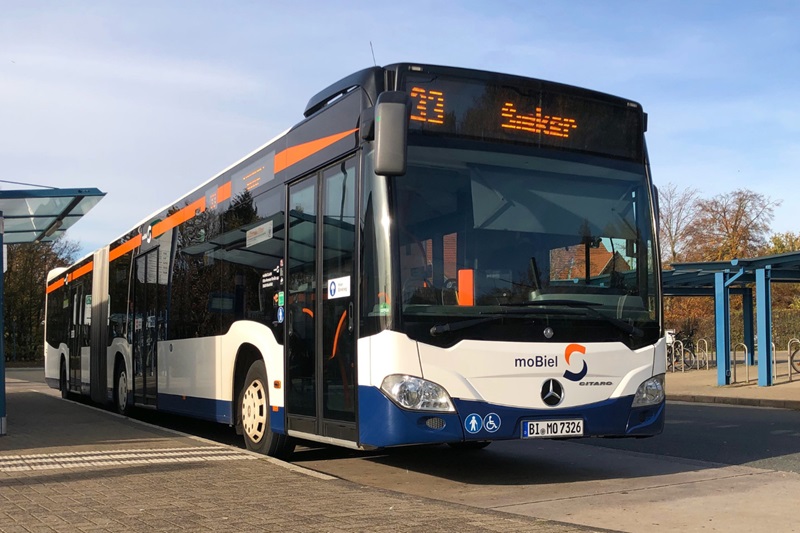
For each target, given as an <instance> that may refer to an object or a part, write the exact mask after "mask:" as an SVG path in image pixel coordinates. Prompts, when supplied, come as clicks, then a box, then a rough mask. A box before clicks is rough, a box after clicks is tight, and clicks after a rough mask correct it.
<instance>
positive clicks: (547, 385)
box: [542, 379, 564, 407]
mask: <svg viewBox="0 0 800 533" xmlns="http://www.w3.org/2000/svg"><path fill="white" fill-rule="evenodd" d="M563 399H564V387H563V386H562V385H561V383H559V382H558V381H556V380H554V379H548V380H547V381H545V382H544V384H543V385H542V401H544V403H546V404H547V405H549V406H550V407H555V406H556V405H558V404H560V403H561V400H563Z"/></svg>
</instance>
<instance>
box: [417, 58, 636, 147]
mask: <svg viewBox="0 0 800 533" xmlns="http://www.w3.org/2000/svg"><path fill="white" fill-rule="evenodd" d="M531 82H532V84H531V86H522V85H519V86H516V85H515V86H511V85H508V84H504V83H502V81H498V82H489V81H485V80H476V79H468V78H456V77H448V76H441V75H437V74H433V73H427V72H426V73H421V72H420V73H417V72H413V73H408V74H406V76H405V79H404V85H405V91H406V92H408V93H409V95H410V96H411V102H412V107H411V128H412V130H421V131H425V132H430V133H439V134H449V135H456V136H460V137H469V138H474V139H479V140H495V141H506V142H509V141H510V142H517V143H525V144H532V145H536V146H543V147H553V148H562V149H568V150H577V151H582V152H590V153H595V154H601V155H608V156H613V157H621V158H625V159H634V160H635V159H639V158H640V157H641V155H642V138H643V118H642V117H643V114H642V111H641V108H640V107H639V105H638V104H636V103H633V102H630V103H628V102H622V101H604V100H602V99H600V98H596V99H593V98H589V97H587V96H583V95H581V94H574V93H573V92H570V91H568V90H564V89H561V87H562V86H558V85H556V84H548V83H546V82H540V81H536V80H531Z"/></svg>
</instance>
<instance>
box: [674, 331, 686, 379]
mask: <svg viewBox="0 0 800 533" xmlns="http://www.w3.org/2000/svg"><path fill="white" fill-rule="evenodd" d="M675 354H678V355H677V357H676V356H675ZM678 360H680V362H681V372H686V365H685V364H683V341H679V340H678V339H675V340H674V341H672V370H673V372H674V371H675V361H678Z"/></svg>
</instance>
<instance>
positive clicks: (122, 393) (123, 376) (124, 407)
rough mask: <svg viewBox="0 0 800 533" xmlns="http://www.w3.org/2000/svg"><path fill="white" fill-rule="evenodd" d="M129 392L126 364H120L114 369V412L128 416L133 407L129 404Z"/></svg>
mask: <svg viewBox="0 0 800 533" xmlns="http://www.w3.org/2000/svg"><path fill="white" fill-rule="evenodd" d="M129 390H130V388H129V382H128V372H127V371H126V370H125V363H122V362H118V363H117V364H116V366H115V368H114V410H115V411H116V412H117V413H119V414H121V415H123V416H128V414H129V413H130V412H131V405H130V403H129V402H128V391H129Z"/></svg>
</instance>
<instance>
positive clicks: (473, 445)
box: [447, 440, 492, 451]
mask: <svg viewBox="0 0 800 533" xmlns="http://www.w3.org/2000/svg"><path fill="white" fill-rule="evenodd" d="M491 443H492V441H490V440H467V441H464V442H448V443H447V445H448V446H450V447H451V448H452V449H454V450H460V451H470V450H482V449H484V448H486V447H487V446H488V445H490V444H491Z"/></svg>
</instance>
